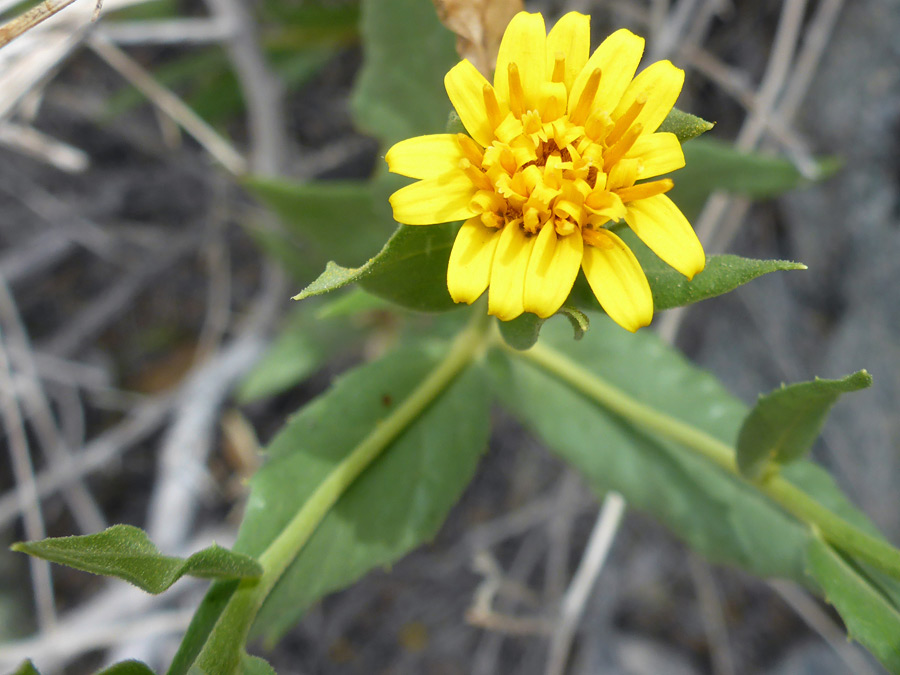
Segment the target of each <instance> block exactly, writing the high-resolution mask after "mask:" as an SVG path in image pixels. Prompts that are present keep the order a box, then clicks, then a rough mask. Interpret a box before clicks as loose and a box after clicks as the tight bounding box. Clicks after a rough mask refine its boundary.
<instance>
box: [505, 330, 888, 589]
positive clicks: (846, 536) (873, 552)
mask: <svg viewBox="0 0 900 675" xmlns="http://www.w3.org/2000/svg"><path fill="white" fill-rule="evenodd" d="M501 344H502V343H501ZM503 346H504V348H505V349H507V351H509V352H510V353H511V354H514V355H515V356H518V357H519V358H522V359H525V360H527V361H531V362H532V363H534V364H535V365H537V366H540V367H541V368H542V369H544V370H545V371H547V372H548V373H550V374H552V375H554V376H556V377H557V378H559V379H560V380H562V381H564V382H566V383H567V384H569V385H571V386H572V387H573V388H574V389H576V390H578V391H580V392H581V393H583V394H585V395H586V396H587V397H589V398H591V399H592V400H594V401H595V402H597V403H599V404H600V405H601V406H603V407H604V408H606V409H607V410H610V411H611V412H613V413H615V414H617V415H619V416H621V417H623V418H624V419H626V420H628V421H629V422H632V423H633V424H634V425H635V426H637V427H640V428H642V429H649V430H651V431H654V432H656V433H658V434H659V435H661V436H664V437H666V438H668V439H670V440H673V441H676V442H677V443H679V444H680V445H682V446H684V447H686V448H688V449H690V450H693V451H694V452H696V453H698V454H700V455H702V456H703V457H705V458H706V459H708V460H709V461H711V462H713V463H714V464H716V465H717V466H719V467H720V468H722V469H724V470H725V471H727V472H728V473H730V474H732V475H734V476H736V477H738V478H740V479H741V480H743V481H745V482H746V483H748V484H749V485H752V486H754V487H755V488H757V489H759V490H760V491H761V492H763V493H764V494H766V495H767V496H769V497H770V498H771V499H772V500H774V501H775V502H777V503H778V504H780V505H781V506H782V508H784V509H785V510H786V511H788V512H789V513H791V514H793V515H794V516H795V517H797V518H798V519H799V520H801V521H803V522H805V523H807V524H808V525H810V526H811V527H813V528H814V529H815V530H817V531H818V532H819V533H820V534H821V535H822V537H823V538H824V539H825V540H827V541H828V542H830V543H831V544H833V545H835V546H837V547H838V548H840V549H842V550H844V551H846V552H847V553H851V554H853V555H856V556H858V557H859V558H860V559H862V560H865V561H866V562H868V563H869V564H871V565H873V566H874V567H876V568H878V569H879V570H881V571H882V572H885V573H886V574H889V575H891V576H892V577H894V578H900V551H898V550H897V549H895V548H894V547H893V546H891V545H890V544H888V543H887V542H885V541H883V540H881V539H878V538H876V537H873V536H871V535H869V534H867V533H865V532H863V531H862V530H860V529H859V528H857V527H855V526H854V525H852V524H850V523H849V522H847V521H846V520H844V519H843V518H841V517H840V516H838V515H836V514H835V513H833V512H832V511H830V510H829V509H827V508H826V507H824V506H822V504H820V503H819V502H818V501H816V500H815V499H814V498H813V497H811V496H810V495H808V494H807V493H806V492H804V491H803V490H801V489H800V488H798V487H797V486H795V485H793V484H792V483H790V482H788V481H787V480H785V479H784V478H783V477H781V476H777V475H775V476H773V477H771V478H768V479H766V480H763V481H760V482H753V481H749V480H747V479H745V478H744V477H743V476H741V474H740V472H739V471H738V468H737V462H736V460H735V451H734V449H733V448H732V447H731V446H730V445H728V444H727V443H723V442H722V441H720V440H718V439H717V438H714V437H712V436H710V435H709V434H707V433H706V432H704V431H701V430H700V429H697V428H696V427H693V426H691V425H690V424H686V423H685V422H682V421H681V420H678V419H675V418H674V417H671V416H670V415H667V414H665V413H663V412H660V411H659V410H657V409H655V408H652V407H651V406H648V405H646V404H644V403H641V402H640V401H638V400H636V399H634V398H632V397H631V396H629V395H628V394H626V393H625V392H623V391H622V390H621V389H619V388H617V387H615V386H613V385H611V384H610V383H609V382H606V381H605V380H603V379H601V378H600V377H598V376H597V375H595V374H593V373H591V372H588V371H587V370H585V368H584V366H582V365H580V364H579V363H577V362H575V361H573V360H572V359H570V358H568V357H567V356H565V355H563V354H561V353H559V352H557V351H555V350H553V349H551V348H549V347H547V346H545V345H542V344H540V343H539V344H537V345H535V346H534V347H532V348H531V349H530V350H528V351H525V352H520V351H516V350H513V349H511V348H509V347H506V346H505V345H503Z"/></svg>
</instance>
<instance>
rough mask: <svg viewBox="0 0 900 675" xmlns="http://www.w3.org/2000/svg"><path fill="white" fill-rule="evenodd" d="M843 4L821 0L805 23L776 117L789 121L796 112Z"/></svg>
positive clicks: (837, 0)
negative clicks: (802, 39)
mask: <svg viewBox="0 0 900 675" xmlns="http://www.w3.org/2000/svg"><path fill="white" fill-rule="evenodd" d="M843 7H844V0H822V2H820V3H819V5H818V7H817V8H816V13H815V14H814V15H813V17H812V19H811V20H810V22H809V27H808V29H807V31H806V38H805V40H804V42H803V48H802V50H801V52H800V55H799V56H798V57H797V62H796V65H795V66H794V70H793V72H792V73H791V79H790V81H789V82H788V86H787V87H785V90H784V95H783V96H782V97H781V100H780V101H779V103H778V113H779V116H780V117H781V118H782V119H783V120H785V121H786V122H790V121H791V120H793V119H794V116H795V115H796V114H797V110H798V109H799V107H800V104H801V103H802V101H803V99H804V97H805V96H806V93H807V91H808V90H809V86H810V84H811V83H812V78H813V76H814V75H815V73H816V70H818V67H819V63H820V61H821V60H822V55H823V54H824V53H825V49H826V48H827V47H828V39H829V38H830V37H831V34H832V33H833V32H834V28H835V25H836V23H837V19H838V16H839V14H840V12H841V9H843Z"/></svg>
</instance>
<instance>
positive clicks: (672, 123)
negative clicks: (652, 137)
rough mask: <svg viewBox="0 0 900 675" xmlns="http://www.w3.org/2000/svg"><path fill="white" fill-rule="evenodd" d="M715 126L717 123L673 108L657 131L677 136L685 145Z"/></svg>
mask: <svg viewBox="0 0 900 675" xmlns="http://www.w3.org/2000/svg"><path fill="white" fill-rule="evenodd" d="M714 126H716V123H715V122H707V121H706V120H705V119H703V118H701V117H697V116H696V115H691V114H690V113H686V112H683V111H681V110H679V109H678V108H672V110H671V112H669V114H668V115H667V116H666V119H664V120H663V123H662V124H661V125H659V129H657V131H659V132H664V131H667V132H669V133H672V134H675V135H676V136H677V137H678V140H679V141H680V142H682V143H685V142H687V141H689V140H691V139H693V138H697V136H699V135H700V134H705V133H706V132H707V131H709V130H710V129H712V128H713V127H714Z"/></svg>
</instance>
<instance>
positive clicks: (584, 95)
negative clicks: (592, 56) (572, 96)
mask: <svg viewBox="0 0 900 675" xmlns="http://www.w3.org/2000/svg"><path fill="white" fill-rule="evenodd" d="M601 75H602V73H601V72H600V69H599V68H594V70H593V71H591V74H590V76H589V77H588V79H587V82H586V83H585V85H584V89H582V91H581V96H579V97H578V102H577V103H576V104H575V107H574V108H572V112H570V113H569V121H571V122H572V123H573V124H582V123H583V122H584V120H586V119H587V116H588V114H589V113H590V110H591V107H592V106H593V105H594V97H596V96H597V90H598V89H599V88H600V76H601Z"/></svg>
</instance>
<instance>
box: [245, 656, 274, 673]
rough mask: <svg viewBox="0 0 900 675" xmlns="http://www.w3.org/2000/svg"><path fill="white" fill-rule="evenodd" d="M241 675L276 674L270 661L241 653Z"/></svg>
mask: <svg viewBox="0 0 900 675" xmlns="http://www.w3.org/2000/svg"><path fill="white" fill-rule="evenodd" d="M241 675H275V669H274V668H272V666H271V665H270V664H269V662H268V661H266V660H264V659H261V658H259V657H258V656H250V655H249V654H242V655H241Z"/></svg>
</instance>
